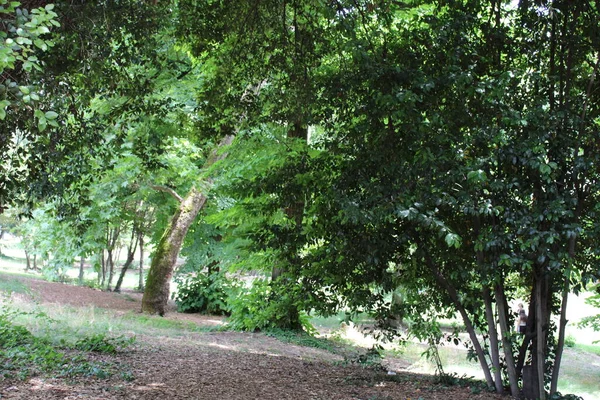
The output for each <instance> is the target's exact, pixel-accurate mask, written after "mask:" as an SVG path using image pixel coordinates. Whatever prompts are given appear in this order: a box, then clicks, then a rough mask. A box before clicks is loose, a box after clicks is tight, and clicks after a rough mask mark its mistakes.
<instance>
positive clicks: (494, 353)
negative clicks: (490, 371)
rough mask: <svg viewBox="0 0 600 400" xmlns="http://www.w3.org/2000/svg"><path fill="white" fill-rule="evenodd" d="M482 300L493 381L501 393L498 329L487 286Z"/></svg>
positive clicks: (502, 390) (502, 388)
mask: <svg viewBox="0 0 600 400" xmlns="http://www.w3.org/2000/svg"><path fill="white" fill-rule="evenodd" d="M482 294H483V300H484V302H485V316H486V319H487V324H488V329H489V335H490V353H491V357H492V366H493V367H494V383H495V384H496V392H498V393H503V392H504V387H503V386H502V368H500V354H499V348H500V346H499V345H498V330H497V328H496V319H495V318H494V311H493V309H492V295H491V293H490V289H489V288H488V287H484V288H483V291H482Z"/></svg>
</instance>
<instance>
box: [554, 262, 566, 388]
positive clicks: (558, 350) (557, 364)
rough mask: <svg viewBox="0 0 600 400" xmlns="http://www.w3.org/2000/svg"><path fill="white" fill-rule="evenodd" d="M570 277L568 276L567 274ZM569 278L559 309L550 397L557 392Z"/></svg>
mask: <svg viewBox="0 0 600 400" xmlns="http://www.w3.org/2000/svg"><path fill="white" fill-rule="evenodd" d="M569 275H570V274H569ZM569 278H570V276H566V277H565V284H564V287H563V293H562V303H561V309H560V323H559V327H558V344H557V345H556V356H555V357H554V369H553V370H552V382H551V383H550V396H552V395H553V394H554V393H556V392H557V390H558V375H559V373H560V363H561V361H562V354H563V349H564V347H565V327H566V326H567V322H568V321H567V300H568V298H569V286H570V285H569Z"/></svg>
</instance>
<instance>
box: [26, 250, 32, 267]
mask: <svg viewBox="0 0 600 400" xmlns="http://www.w3.org/2000/svg"><path fill="white" fill-rule="evenodd" d="M25 262H26V263H27V264H26V265H25V271H29V270H30V269H31V255H30V254H29V252H28V251H27V250H25Z"/></svg>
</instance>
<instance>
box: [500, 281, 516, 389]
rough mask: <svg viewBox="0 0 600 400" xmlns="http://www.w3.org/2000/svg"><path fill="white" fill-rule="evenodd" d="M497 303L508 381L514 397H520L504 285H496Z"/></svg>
mask: <svg viewBox="0 0 600 400" xmlns="http://www.w3.org/2000/svg"><path fill="white" fill-rule="evenodd" d="M496 304H498V321H499V322H500V334H501V335H502V348H503V349H504V358H505V360H506V369H507V373H508V382H509V384H510V394H511V395H512V396H513V397H519V380H518V376H517V370H516V368H515V358H514V356H513V352H512V343H511V341H510V328H509V326H508V320H507V315H508V312H507V310H506V296H505V294H504V285H503V284H502V283H498V284H497V285H496Z"/></svg>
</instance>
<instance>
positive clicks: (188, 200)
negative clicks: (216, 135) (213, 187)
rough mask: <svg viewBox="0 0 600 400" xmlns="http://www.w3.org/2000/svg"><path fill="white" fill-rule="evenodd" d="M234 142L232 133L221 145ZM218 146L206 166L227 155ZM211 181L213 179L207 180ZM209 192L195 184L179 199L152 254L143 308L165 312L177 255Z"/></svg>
mask: <svg viewBox="0 0 600 400" xmlns="http://www.w3.org/2000/svg"><path fill="white" fill-rule="evenodd" d="M232 141H233V135H227V136H225V137H224V138H223V140H222V141H221V143H220V144H219V146H218V148H222V147H225V146H228V145H229V144H231V142H232ZM218 148H217V149H216V150H215V151H213V152H212V154H211V155H210V157H209V158H208V159H207V160H206V163H205V164H204V168H205V169H206V168H208V167H210V166H211V165H212V164H214V163H215V162H217V161H219V160H221V159H223V158H225V156H226V154H220V155H219V154H218V152H217V150H218ZM208 183H210V180H208ZM206 199H207V197H206V194H204V193H202V192H200V190H199V189H198V188H197V187H196V186H193V187H192V189H191V190H190V191H189V193H188V194H187V195H186V196H185V198H182V199H181V200H180V204H179V208H178V209H177V212H176V213H175V215H173V218H172V219H171V222H170V223H169V225H168V226H167V228H166V229H165V232H164V233H163V235H162V237H161V239H160V242H159V243H158V246H157V247H156V250H155V252H154V255H153V257H152V262H151V263H150V269H149V270H148V277H147V278H146V287H145V290H144V296H143V298H142V311H143V312H146V313H150V314H159V315H161V316H162V315H164V314H165V313H166V306H167V301H168V300H169V290H170V284H171V277H172V276H173V270H174V269H175V262H176V261H177V256H178V254H179V251H180V249H181V245H182V244H183V240H184V239H185V235H186V234H187V232H188V229H189V228H190V226H191V225H192V223H193V222H194V220H195V219H196V217H197V216H198V214H199V213H200V210H202V207H204V204H206Z"/></svg>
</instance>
